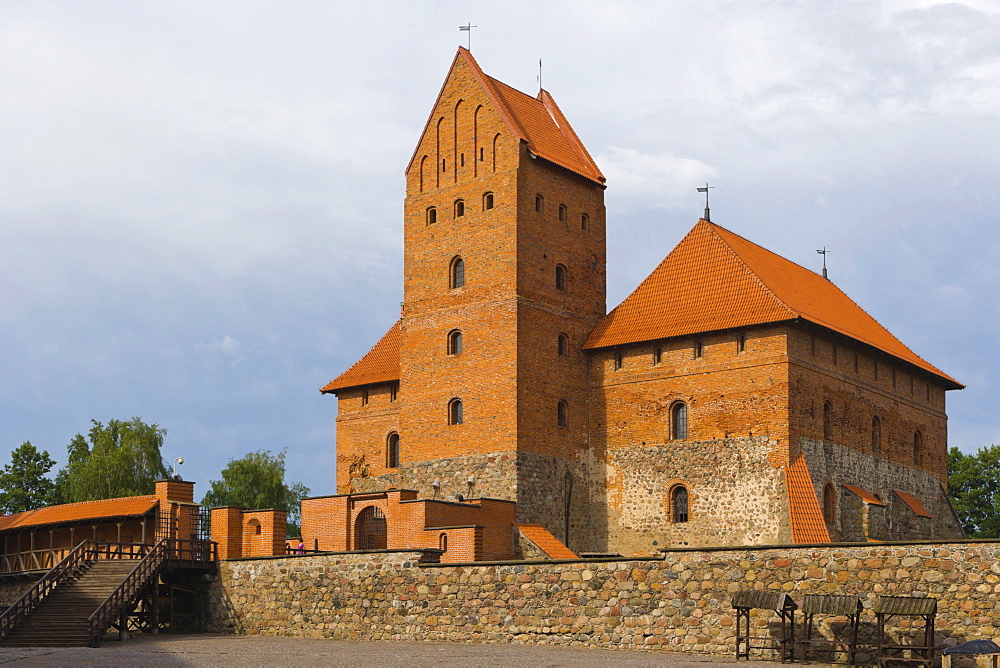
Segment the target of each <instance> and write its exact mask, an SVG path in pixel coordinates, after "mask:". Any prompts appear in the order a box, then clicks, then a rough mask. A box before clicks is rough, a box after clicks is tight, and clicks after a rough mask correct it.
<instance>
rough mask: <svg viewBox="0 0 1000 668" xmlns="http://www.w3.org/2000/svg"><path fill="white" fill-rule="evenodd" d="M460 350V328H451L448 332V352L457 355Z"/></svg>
mask: <svg viewBox="0 0 1000 668" xmlns="http://www.w3.org/2000/svg"><path fill="white" fill-rule="evenodd" d="M461 352H462V332H461V331H460V330H457V329H455V330H452V331H451V332H449V333H448V354H449V355H458V354H459V353H461Z"/></svg>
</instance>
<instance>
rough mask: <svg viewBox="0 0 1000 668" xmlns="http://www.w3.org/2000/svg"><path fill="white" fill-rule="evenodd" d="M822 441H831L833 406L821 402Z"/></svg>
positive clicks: (827, 402) (826, 402)
mask: <svg viewBox="0 0 1000 668" xmlns="http://www.w3.org/2000/svg"><path fill="white" fill-rule="evenodd" d="M823 440H824V441H832V440H833V404H831V403H830V402H829V401H824V402H823Z"/></svg>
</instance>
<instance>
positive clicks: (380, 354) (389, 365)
mask: <svg viewBox="0 0 1000 668" xmlns="http://www.w3.org/2000/svg"><path fill="white" fill-rule="evenodd" d="M400 322H401V321H399V320H397V321H396V324H395V325H393V326H392V327H390V328H389V331H388V332H386V333H385V336H383V337H382V338H381V339H379V342H378V343H376V344H375V346H374V347H373V348H372V349H371V350H369V351H368V352H367V353H366V354H365V356H364V357H362V358H361V359H360V360H358V361H357V362H355V363H354V365H353V366H352V367H351V368H350V369H348V370H347V371H345V372H344V373H342V374H340V375H339V376H337V377H336V378H334V379H333V380H331V381H330V382H329V383H327V384H326V385H324V386H323V387H322V388H320V392H323V393H330V392H336V391H337V390H343V389H346V388H348V387H358V386H360V385H371V384H373V383H388V382H390V381H394V380H399V325H400Z"/></svg>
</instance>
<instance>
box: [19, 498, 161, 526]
mask: <svg viewBox="0 0 1000 668" xmlns="http://www.w3.org/2000/svg"><path fill="white" fill-rule="evenodd" d="M158 503H159V501H158V500H157V498H156V497H155V496H130V497H125V498H122V499H103V500H100V501H81V502H80V503H66V504H63V505H61V506H48V507H46V508H39V509H38V510H27V511H25V512H23V513H15V514H13V515H4V516H3V517H0V531H6V530H8V529H21V528H24V527H32V526H40V525H43V524H63V523H66V522H80V521H83V520H100V519H109V518H112V517H139V516H140V515H145V514H146V513H148V512H149V511H150V510H152V509H153V508H155V507H156V505H157V504H158Z"/></svg>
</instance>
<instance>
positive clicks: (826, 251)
mask: <svg viewBox="0 0 1000 668" xmlns="http://www.w3.org/2000/svg"><path fill="white" fill-rule="evenodd" d="M816 252H817V253H819V254H820V255H822V256H823V278H825V279H826V280H828V281H829V280H830V277H829V276H827V274H826V254H827V253H829V252H830V251H828V250H827V249H826V246H823V250H818V251H816Z"/></svg>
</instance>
